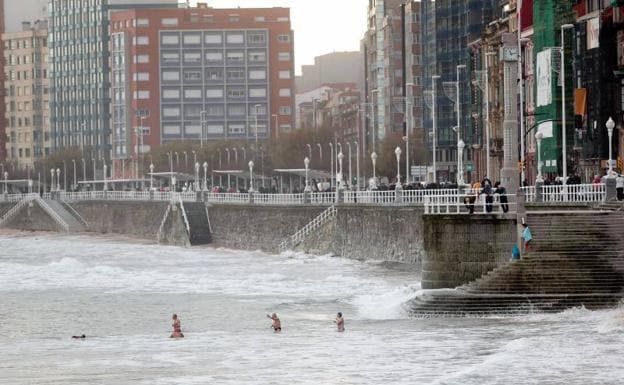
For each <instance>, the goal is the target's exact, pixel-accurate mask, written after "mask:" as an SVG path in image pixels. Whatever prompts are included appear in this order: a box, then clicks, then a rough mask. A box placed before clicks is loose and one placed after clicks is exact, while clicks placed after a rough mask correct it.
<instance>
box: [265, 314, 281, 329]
mask: <svg viewBox="0 0 624 385" xmlns="http://www.w3.org/2000/svg"><path fill="white" fill-rule="evenodd" d="M267 318H269V319H271V320H272V321H273V322H272V323H271V327H272V328H273V330H274V331H275V332H276V333H277V332H281V331H282V322H281V321H280V319H279V318H278V317H277V314H275V313H273V314H271V315H268V314H267Z"/></svg>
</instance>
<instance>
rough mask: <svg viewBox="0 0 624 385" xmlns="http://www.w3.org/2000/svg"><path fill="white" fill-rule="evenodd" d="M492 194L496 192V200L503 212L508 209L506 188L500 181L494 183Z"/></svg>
mask: <svg viewBox="0 0 624 385" xmlns="http://www.w3.org/2000/svg"><path fill="white" fill-rule="evenodd" d="M494 194H498V201H499V202H500V205H501V208H502V209H503V212H504V213H507V211H509V200H508V199H507V189H505V188H504V187H503V186H501V182H496V183H495V184H494Z"/></svg>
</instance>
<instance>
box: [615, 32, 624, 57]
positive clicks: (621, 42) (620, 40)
mask: <svg viewBox="0 0 624 385" xmlns="http://www.w3.org/2000/svg"><path fill="white" fill-rule="evenodd" d="M617 55H618V66H624V30H619V31H618V32H617Z"/></svg>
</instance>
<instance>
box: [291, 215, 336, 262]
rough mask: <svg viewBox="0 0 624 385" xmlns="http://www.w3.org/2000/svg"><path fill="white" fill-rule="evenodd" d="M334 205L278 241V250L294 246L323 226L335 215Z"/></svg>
mask: <svg viewBox="0 0 624 385" xmlns="http://www.w3.org/2000/svg"><path fill="white" fill-rule="evenodd" d="M336 212H337V211H336V206H330V207H329V208H327V209H326V210H325V211H323V212H322V213H320V214H319V215H318V216H317V217H316V218H314V219H313V220H312V221H311V222H310V223H308V224H307V225H305V226H304V227H303V228H302V229H301V230H299V231H297V232H296V233H295V234H293V235H292V236H290V237H289V238H288V239H286V240H285V241H283V242H282V243H280V245H279V249H280V251H285V250H287V249H288V247H291V248H294V247H296V246H297V245H298V244H300V243H301V242H303V241H304V240H305V239H306V238H307V237H308V235H309V234H310V233H311V232H312V231H314V230H316V229H318V228H320V227H321V226H323V225H324V224H325V223H327V222H328V221H329V220H331V219H333V218H334V217H335V216H336Z"/></svg>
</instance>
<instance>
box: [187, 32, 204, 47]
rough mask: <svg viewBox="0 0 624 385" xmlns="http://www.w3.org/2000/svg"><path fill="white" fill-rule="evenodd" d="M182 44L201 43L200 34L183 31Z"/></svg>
mask: <svg viewBox="0 0 624 385" xmlns="http://www.w3.org/2000/svg"><path fill="white" fill-rule="evenodd" d="M183 41H184V44H193V45H197V44H201V35H200V34H198V33H185V34H184V37H183Z"/></svg>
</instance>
